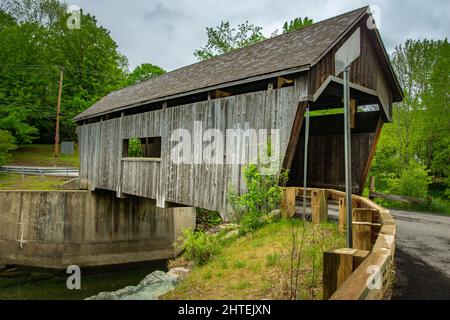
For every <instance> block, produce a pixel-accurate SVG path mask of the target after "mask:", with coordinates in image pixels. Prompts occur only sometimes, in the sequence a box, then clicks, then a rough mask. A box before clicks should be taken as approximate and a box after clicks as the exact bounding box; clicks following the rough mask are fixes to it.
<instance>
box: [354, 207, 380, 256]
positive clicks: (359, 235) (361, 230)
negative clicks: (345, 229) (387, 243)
mask: <svg viewBox="0 0 450 320" xmlns="http://www.w3.org/2000/svg"><path fill="white" fill-rule="evenodd" d="M377 213H378V211H377V210H373V209H359V208H355V209H353V219H352V220H353V226H352V227H353V248H355V249H360V250H368V251H371V250H372V246H373V232H372V229H375V227H376V226H377V224H374V221H373V220H374V219H376V218H375V216H376V214H377Z"/></svg>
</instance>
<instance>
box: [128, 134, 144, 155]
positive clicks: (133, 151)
mask: <svg viewBox="0 0 450 320" xmlns="http://www.w3.org/2000/svg"><path fill="white" fill-rule="evenodd" d="M128 156H129V157H132V158H139V157H142V149H141V139H139V138H133V139H130V140H129V141H128Z"/></svg>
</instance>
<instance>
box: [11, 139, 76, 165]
mask: <svg viewBox="0 0 450 320" xmlns="http://www.w3.org/2000/svg"><path fill="white" fill-rule="evenodd" d="M10 165H12V166H38V167H54V166H58V167H61V166H62V167H65V166H68V167H77V168H78V167H79V166H80V162H79V159H78V150H75V153H74V154H73V155H69V156H67V155H61V157H59V158H55V155H54V146H53V145H47V144H32V145H22V146H19V148H17V149H16V150H14V151H13V153H12V162H11V163H10Z"/></svg>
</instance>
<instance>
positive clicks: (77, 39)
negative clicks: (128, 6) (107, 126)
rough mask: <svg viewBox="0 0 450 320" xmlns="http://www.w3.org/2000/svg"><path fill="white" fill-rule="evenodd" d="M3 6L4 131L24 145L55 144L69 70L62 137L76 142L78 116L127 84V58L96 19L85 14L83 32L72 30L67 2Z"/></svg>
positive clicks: (39, 0) (0, 97)
mask: <svg viewBox="0 0 450 320" xmlns="http://www.w3.org/2000/svg"><path fill="white" fill-rule="evenodd" d="M1 7H2V8H6V9H5V10H6V12H1V14H0V42H1V43H2V46H1V47H0V61H1V64H0V129H6V130H8V131H10V132H11V133H12V134H13V135H14V136H15V137H16V138H17V142H18V143H30V142H31V141H33V140H34V139H36V138H38V137H40V138H41V139H43V140H44V141H51V140H52V139H53V135H54V118H55V112H56V110H55V109H56V100H57V95H58V81H59V73H60V69H63V70H64V86H63V94H62V103H61V113H62V118H61V120H62V122H61V123H62V126H61V130H62V132H61V133H62V134H63V135H71V136H72V137H74V138H75V136H76V135H75V123H74V122H73V120H72V119H73V117H74V116H75V115H76V114H78V113H80V112H82V111H83V110H85V109H86V108H88V107H90V106H91V105H92V104H93V103H95V102H96V101H97V100H98V99H100V98H101V97H103V96H104V95H106V94H107V93H109V92H110V91H112V90H115V89H118V88H121V87H122V86H124V85H126V84H127V83H126V72H127V70H128V62H127V59H126V58H125V57H124V56H123V55H121V54H120V53H119V52H118V51H117V44H116V43H115V41H114V40H113V39H112V38H111V36H110V33H109V31H108V30H106V29H104V28H102V27H101V26H98V24H97V21H96V19H95V17H93V16H91V15H89V14H83V15H82V20H81V28H80V29H74V30H70V29H68V27H67V25H66V22H67V19H68V18H69V14H68V13H66V11H67V5H66V4H65V3H60V2H58V1H56V0H22V1H19V0H17V1H15V0H11V1H3V2H2V3H1Z"/></svg>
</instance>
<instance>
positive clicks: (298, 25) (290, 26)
mask: <svg viewBox="0 0 450 320" xmlns="http://www.w3.org/2000/svg"><path fill="white" fill-rule="evenodd" d="M312 24H313V20H312V19H309V18H308V17H305V18H303V19H302V18H300V17H299V18H295V19H294V20H291V21H289V22H288V21H286V22H285V23H284V25H283V33H289V32H292V31H296V30H300V29H302V28H304V27H306V26H310V25H312Z"/></svg>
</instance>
